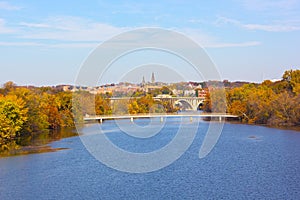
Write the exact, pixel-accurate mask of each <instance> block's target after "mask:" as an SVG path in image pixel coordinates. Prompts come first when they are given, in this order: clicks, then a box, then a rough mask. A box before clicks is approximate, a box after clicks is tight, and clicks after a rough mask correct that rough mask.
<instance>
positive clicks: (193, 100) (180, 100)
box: [110, 96, 205, 110]
mask: <svg viewBox="0 0 300 200" xmlns="http://www.w3.org/2000/svg"><path fill="white" fill-rule="evenodd" d="M131 99H134V97H120V98H117V97H112V98H110V101H111V103H112V104H114V103H118V102H119V101H129V100H131ZM153 99H154V100H155V101H170V102H171V104H172V105H173V106H179V107H182V108H184V110H199V108H200V107H201V106H202V105H203V103H204V100H205V98H204V97H170V96H161V97H153Z"/></svg>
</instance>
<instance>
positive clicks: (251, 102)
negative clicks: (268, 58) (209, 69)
mask: <svg viewBox="0 0 300 200" xmlns="http://www.w3.org/2000/svg"><path fill="white" fill-rule="evenodd" d="M218 92H219V93H220V91H219V90H212V91H211V92H210V94H209V95H208V96H207V99H206V103H205V105H204V110H205V111H207V112H210V111H211V100H210V96H211V95H215V96H218V95H217V93H218ZM223 95H226V101H227V109H226V111H227V112H228V113H231V114H235V115H238V116H240V119H241V120H242V121H243V122H245V123H250V124H267V125H271V126H299V125H300V70H289V71H286V72H284V74H283V76H282V80H281V81H277V82H271V81H269V80H266V81H264V82H263V83H261V84H254V83H252V84H245V85H243V86H241V87H236V88H229V89H226V94H223ZM215 103H216V104H217V105H216V107H218V106H219V107H222V106H221V104H224V102H215Z"/></svg>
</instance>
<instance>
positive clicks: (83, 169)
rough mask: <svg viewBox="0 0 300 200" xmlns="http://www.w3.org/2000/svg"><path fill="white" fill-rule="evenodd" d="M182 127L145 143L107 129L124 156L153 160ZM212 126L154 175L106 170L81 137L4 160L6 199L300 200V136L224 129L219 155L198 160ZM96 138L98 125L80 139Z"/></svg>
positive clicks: (1, 187) (2, 192)
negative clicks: (133, 153) (143, 154)
mask: <svg viewBox="0 0 300 200" xmlns="http://www.w3.org/2000/svg"><path fill="white" fill-rule="evenodd" d="M124 123H130V122H126V121H125V120H124ZM136 123H140V124H142V125H143V124H147V123H148V121H147V119H138V120H137V122H136ZM187 123H188V122H187ZM189 123H190V125H189V126H196V122H189ZM179 124H180V119H176V118H175V119H170V120H167V121H166V123H165V128H164V129H163V130H162V133H159V134H158V135H156V136H154V137H151V138H147V139H139V140H133V139H132V137H130V136H125V134H123V133H122V132H121V131H120V130H119V129H117V126H116V124H115V123H114V121H105V122H104V123H103V124H102V125H101V127H102V128H103V130H105V131H106V133H105V134H106V135H107V137H108V138H109V139H110V140H111V141H113V142H114V143H115V144H117V145H118V146H121V147H122V148H123V149H126V150H128V151H129V150H131V151H140V152H143V151H145V152H148V151H153V150H155V149H159V148H161V147H163V146H164V145H166V144H167V143H168V142H170V141H171V140H172V138H173V137H174V136H175V131H174V127H176V126H178V125H179ZM208 124H209V122H205V121H200V124H199V127H198V132H197V135H196V137H195V139H194V140H193V143H192V144H191V146H190V147H189V148H188V149H187V151H186V152H184V154H183V155H182V156H181V157H180V158H179V159H178V160H176V161H175V162H174V163H172V164H170V165H169V166H166V167H165V168H162V169H160V170H157V171H153V172H148V173H127V172H121V171H118V170H115V169H112V168H109V167H107V166H106V165H104V164H102V163H101V162H99V161H98V160H97V159H95V158H94V157H93V156H92V155H91V154H90V153H89V152H88V151H87V149H86V148H85V146H84V145H83V143H82V142H81V139H80V137H78V136H74V137H68V138H64V139H61V140H58V141H54V142H52V143H50V146H51V147H53V148H67V149H65V150H61V151H56V152H49V153H41V154H29V155H23V156H13V157H6V158H1V159H0V169H1V170H0V199H1V200H8V199H300V169H299V166H300V134H299V131H292V130H281V129H275V128H268V127H263V126H253V125H243V124H232V123H225V125H224V128H223V130H222V134H221V136H220V138H219V140H218V142H217V144H216V145H215V147H214V148H213V150H212V151H211V152H210V154H208V155H207V156H206V157H205V158H202V159H199V148H200V146H201V144H202V143H203V138H204V135H205V132H206V130H207V128H208ZM97 131H99V127H98V125H96V124H88V125H86V126H85V127H84V128H83V129H81V130H80V134H82V135H83V136H84V135H88V134H89V133H92V132H97Z"/></svg>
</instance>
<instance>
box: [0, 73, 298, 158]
mask: <svg viewBox="0 0 300 200" xmlns="http://www.w3.org/2000/svg"><path fill="white" fill-rule="evenodd" d="M221 83H222V84H223V85H224V86H225V90H224V89H223V90H221V89H219V88H218V85H219V84H220V82H217V83H216V85H215V86H214V85H213V84H211V85H210V87H211V88H209V93H207V95H206V99H205V101H204V104H203V106H202V110H203V111H204V112H211V111H212V107H213V108H216V109H214V110H217V111H221V112H227V113H230V114H233V115H238V116H240V118H239V120H240V122H242V123H246V124H256V125H268V126H271V127H285V128H287V127H288V128H294V127H296V129H297V128H298V127H299V126H300V70H289V71H285V72H284V74H283V76H282V79H281V80H279V81H276V82H272V81H270V80H265V81H264V82H262V83H260V84H258V83H245V84H243V85H238V86H232V85H231V84H230V82H225V81H224V82H221ZM159 94H169V95H172V90H170V89H168V88H167V87H166V86H163V87H162V88H161V89H157V90H155V91H152V92H148V93H146V92H144V91H139V90H138V91H136V92H134V93H133V95H132V96H131V99H130V100H129V101H124V102H123V103H118V104H117V105H111V102H110V99H109V98H110V97H111V96H112V94H111V93H106V94H96V95H95V94H91V93H89V92H85V91H77V92H73V93H72V92H70V91H63V90H62V89H57V88H53V87H25V86H16V85H15V84H14V83H13V82H7V83H5V84H4V85H3V87H2V88H0V157H1V156H3V155H9V154H10V152H19V149H24V152H25V151H28V152H27V153H30V152H34V153H35V152H39V151H38V149H37V148H36V149H35V148H31V147H29V146H30V141H32V140H34V139H35V138H39V137H44V135H45V132H46V135H47V137H51V136H53V135H54V136H55V132H57V131H55V130H61V129H64V128H68V127H74V125H75V124H74V121H76V123H83V116H85V115H86V114H91V115H92V114H96V115H111V114H139V113H149V112H151V113H161V112H166V113H174V112H177V111H178V109H179V108H178V107H175V106H174V105H172V104H171V103H170V102H169V101H162V102H159V103H158V102H155V100H154V99H153V97H154V96H156V95H159ZM220 96H226V98H224V99H226V101H225V100H224V99H223V100H222V98H219V97H220ZM212 100H213V101H212ZM219 108H220V109H219ZM221 108H227V109H226V110H222V109H221ZM24 141H26V142H24ZM38 148H40V147H38ZM45 149H46V150H45V151H52V149H51V148H48V149H47V147H46V146H45ZM24 152H23V153H24ZM40 152H44V150H43V148H41V150H40ZM23 153H22V152H20V153H17V154H23Z"/></svg>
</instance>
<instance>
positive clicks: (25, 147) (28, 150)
mask: <svg viewBox="0 0 300 200" xmlns="http://www.w3.org/2000/svg"><path fill="white" fill-rule="evenodd" d="M75 135H77V133H76V131H75V130H74V129H60V130H44V131H41V132H39V133H33V134H28V135H26V136H23V137H20V138H18V139H17V140H16V141H12V142H11V143H8V144H5V146H4V145H1V146H0V157H6V156H16V155H25V154H32V153H45V152H54V151H58V150H63V149H65V148H53V147H51V146H49V145H48V144H49V143H51V142H53V141H57V140H60V139H62V138H67V137H72V136H75Z"/></svg>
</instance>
